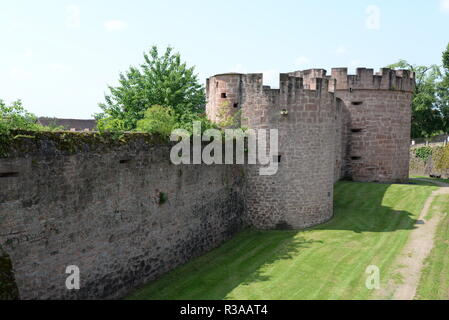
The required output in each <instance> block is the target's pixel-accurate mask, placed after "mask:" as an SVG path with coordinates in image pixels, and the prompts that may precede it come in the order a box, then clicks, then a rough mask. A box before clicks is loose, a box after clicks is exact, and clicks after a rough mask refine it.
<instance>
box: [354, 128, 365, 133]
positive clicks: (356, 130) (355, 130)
mask: <svg viewBox="0 0 449 320" xmlns="http://www.w3.org/2000/svg"><path fill="white" fill-rule="evenodd" d="M362 131H363V129H351V132H353V133H359V132H362Z"/></svg>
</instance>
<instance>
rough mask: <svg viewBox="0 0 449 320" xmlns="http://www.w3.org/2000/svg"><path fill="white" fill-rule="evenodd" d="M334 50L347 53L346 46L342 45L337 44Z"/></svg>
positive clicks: (338, 52)
mask: <svg viewBox="0 0 449 320" xmlns="http://www.w3.org/2000/svg"><path fill="white" fill-rule="evenodd" d="M335 52H336V53H337V54H346V53H348V48H346V47H345V46H344V45H339V46H338V47H337V50H336V51H335Z"/></svg>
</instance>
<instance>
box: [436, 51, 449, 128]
mask: <svg viewBox="0 0 449 320" xmlns="http://www.w3.org/2000/svg"><path fill="white" fill-rule="evenodd" d="M442 69H443V79H442V81H441V82H440V83H439V84H438V86H437V96H438V105H439V109H440V112H441V114H442V118H443V121H442V122H443V123H442V129H443V131H444V132H445V133H449V44H448V46H447V48H446V51H444V52H443V68H442Z"/></svg>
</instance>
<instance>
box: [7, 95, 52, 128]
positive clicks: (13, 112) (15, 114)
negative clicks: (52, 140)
mask: <svg viewBox="0 0 449 320" xmlns="http://www.w3.org/2000/svg"><path fill="white" fill-rule="evenodd" d="M19 129H22V130H30V131H34V130H42V129H44V127H43V126H41V125H39V124H38V123H37V117H36V116H35V115H34V114H32V113H29V112H28V111H26V110H25V108H24V107H23V105H22V101H20V100H17V101H14V102H13V103H12V104H11V105H9V106H7V105H6V104H5V102H4V101H3V100H1V99H0V134H3V135H6V134H9V132H10V131H11V130H19Z"/></svg>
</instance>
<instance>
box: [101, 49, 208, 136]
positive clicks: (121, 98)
mask: <svg viewBox="0 0 449 320" xmlns="http://www.w3.org/2000/svg"><path fill="white" fill-rule="evenodd" d="M119 83H120V84H119V85H118V86H117V87H112V86H109V90H110V93H109V94H107V95H105V100H106V102H105V103H101V104H100V105H99V106H100V107H101V109H102V110H103V113H102V114H98V115H96V118H97V120H99V119H100V120H101V119H104V118H111V119H118V120H120V121H121V123H120V125H123V127H124V129H125V130H133V129H135V128H136V126H137V122H138V121H139V120H141V119H143V117H144V114H145V111H146V110H147V109H148V108H150V107H151V106H154V105H160V106H171V107H172V108H173V112H174V115H175V117H176V118H177V121H178V122H179V123H183V124H185V123H188V122H189V121H191V120H192V118H195V117H198V116H199V114H200V113H201V112H204V105H205V94H204V87H203V86H202V85H201V84H200V83H199V81H198V77H197V75H196V74H195V73H194V67H191V68H188V67H187V65H186V63H183V62H181V56H180V55H179V53H173V49H172V48H171V47H168V48H167V49H166V51H165V53H164V54H163V55H159V52H158V49H157V47H156V46H153V47H152V48H151V50H150V51H149V53H145V54H144V63H143V64H141V65H140V67H130V69H129V70H128V71H126V72H125V73H121V74H120V78H119ZM111 119H110V120H111ZM110 120H108V122H109V123H110Z"/></svg>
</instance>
